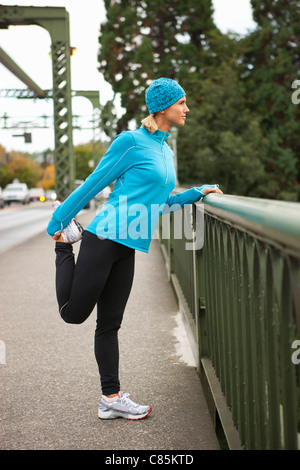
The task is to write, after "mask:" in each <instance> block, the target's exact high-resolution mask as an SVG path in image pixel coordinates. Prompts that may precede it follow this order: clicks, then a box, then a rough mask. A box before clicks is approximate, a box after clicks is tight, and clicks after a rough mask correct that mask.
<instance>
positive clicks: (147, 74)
mask: <svg viewBox="0 0 300 470" xmlns="http://www.w3.org/2000/svg"><path fill="white" fill-rule="evenodd" d="M105 6H106V16H107V20H106V22H105V23H103V24H102V25H101V29H100V36H99V42H100V53H99V70H100V72H102V73H103V75H104V78H105V79H106V80H107V81H108V82H109V83H110V84H111V85H112V87H113V90H114V92H115V93H120V95H121V105H122V107H124V108H125V110H126V112H125V114H124V116H123V117H122V118H121V119H120V120H119V122H118V124H117V132H120V131H121V130H123V129H126V128H127V126H128V123H129V121H130V120H132V119H136V120H137V121H140V120H141V119H142V117H145V115H146V113H147V109H146V106H145V98H144V93H145V89H146V88H147V86H148V85H149V84H150V83H151V81H152V80H153V79H154V78H158V77H160V76H166V77H169V78H176V77H180V76H181V75H182V74H184V73H187V72H188V71H190V70H191V69H192V68H193V69H194V68H195V66H197V64H198V65H200V63H201V55H202V54H203V53H204V51H205V49H206V48H207V40H206V33H207V31H209V30H210V29H212V28H215V26H214V24H213V21H212V18H211V16H212V5H211V1H210V0H197V1H196V0H186V1H184V2H182V1H167V0H166V1H162V0H150V1H147V2H146V1H144V0H131V1H128V0H117V1H114V2H110V1H109V0H106V1H105ZM199 11H201V15H199ZM188 45H189V47H188Z"/></svg>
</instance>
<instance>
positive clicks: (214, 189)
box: [197, 184, 223, 197]
mask: <svg viewBox="0 0 300 470" xmlns="http://www.w3.org/2000/svg"><path fill="white" fill-rule="evenodd" d="M197 189H198V191H200V193H201V194H203V197H204V196H206V195H207V194H209V193H218V194H223V192H222V191H221V189H220V188H219V185H218V184H204V185H203V186H200V188H197Z"/></svg>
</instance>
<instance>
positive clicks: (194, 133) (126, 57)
mask: <svg viewBox="0 0 300 470" xmlns="http://www.w3.org/2000/svg"><path fill="white" fill-rule="evenodd" d="M251 3H252V7H253V15H254V19H255V21H257V24H258V26H257V28H256V30H255V31H254V32H253V33H251V34H249V35H248V36H246V37H244V38H241V37H239V36H237V35H232V34H231V35H224V34H221V32H220V31H219V30H218V29H217V28H216V26H215V25H214V22H213V19H212V13H213V8H212V2H211V0H198V1H196V0H185V1H184V2H182V1H172V2H171V1H168V0H165V1H162V0H150V1H149V2H145V1H143V0H130V1H125V0H116V1H114V2H110V1H109V0H106V1H105V6H106V10H107V21H106V22H105V23H103V24H102V25H101V29H100V37H99V42H100V53H99V70H100V72H102V73H103V75H104V77H105V79H106V80H107V81H108V82H109V83H110V84H111V85H112V87H113V90H114V92H115V93H116V94H119V95H120V98H121V105H122V107H123V108H125V113H124V114H123V116H122V118H121V119H119V120H117V118H116V115H115V114H114V112H113V106H112V103H108V105H107V107H106V109H105V110H104V112H103V117H102V121H103V123H104V128H105V126H107V127H106V130H107V132H110V134H109V135H110V136H113V135H114V134H115V133H119V132H120V131H121V130H123V129H126V128H127V127H128V125H129V123H130V122H131V121H135V122H136V124H137V125H139V122H140V120H141V119H142V118H143V117H145V115H146V114H147V109H146V106H145V99H144V92H145V89H146V87H147V86H148V85H149V84H150V83H151V82H152V80H154V79H155V78H158V77H159V76H166V77H170V78H174V79H176V80H178V81H179V82H180V84H181V85H182V86H183V88H184V89H185V90H186V92H187V102H188V106H189V108H190V110H191V112H190V114H189V115H188V119H187V122H186V125H185V127H184V128H183V129H181V130H180V132H179V136H178V171H179V173H178V174H179V182H180V184H185V185H192V184H200V183H205V182H218V183H219V184H220V185H221V186H222V189H223V190H224V191H225V192H228V193H231V194H240V195H247V196H257V197H268V198H276V199H288V200H297V199H298V200H300V189H299V187H300V185H299V181H300V133H299V123H300V105H298V106H297V105H295V104H293V103H292V100H291V97H292V92H293V90H292V88H291V85H292V83H293V81H295V80H296V79H297V78H298V79H299V78H300V77H299V74H300V39H299V38H300V9H299V1H296V0H291V1H286V0H282V1H281V2H278V1H277V0H263V1H257V0H252V1H251ZM112 128H114V131H112Z"/></svg>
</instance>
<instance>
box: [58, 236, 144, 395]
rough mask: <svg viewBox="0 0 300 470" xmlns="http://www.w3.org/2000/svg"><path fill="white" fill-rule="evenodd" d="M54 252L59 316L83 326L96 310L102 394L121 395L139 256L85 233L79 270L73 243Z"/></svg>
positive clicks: (126, 248) (117, 244)
mask: <svg viewBox="0 0 300 470" xmlns="http://www.w3.org/2000/svg"><path fill="white" fill-rule="evenodd" d="M55 252H56V294H57V301H58V305H59V311H60V315H61V317H62V318H63V319H64V320H65V322H67V323H82V322H84V321H85V320H86V319H87V318H88V316H89V315H90V313H91V312H92V310H93V309H94V307H95V305H96V304H97V325H96V331H95V356H96V361H97V364H98V367H99V373H100V378H101V388H102V393H103V394H104V395H110V394H113V393H117V392H119V390H120V383H119V346H118V330H119V328H120V326H121V322H122V318H123V312H124V309H125V306H126V303H127V300H128V297H129V294H130V290H131V286H132V281H133V274H134V255H135V251H134V249H132V248H129V247H127V246H125V245H122V244H120V243H117V242H114V241H111V240H108V239H99V238H98V237H97V236H96V235H94V234H92V233H90V232H87V231H85V232H84V234H83V239H82V241H81V246H80V249H79V254H78V258H77V262H76V265H75V260H74V254H73V249H72V245H70V244H69V243H60V242H56V245H55Z"/></svg>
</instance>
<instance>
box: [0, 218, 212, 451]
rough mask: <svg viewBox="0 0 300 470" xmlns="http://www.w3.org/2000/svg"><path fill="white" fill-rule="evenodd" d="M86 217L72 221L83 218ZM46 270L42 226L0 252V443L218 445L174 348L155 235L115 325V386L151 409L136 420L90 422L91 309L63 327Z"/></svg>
mask: <svg viewBox="0 0 300 470" xmlns="http://www.w3.org/2000/svg"><path fill="white" fill-rule="evenodd" d="M92 215H93V214H92V213H91V211H87V212H86V213H85V214H84V215H82V216H79V220H80V221H81V222H82V223H83V224H86V223H87V222H88V221H89V220H90V219H91V217H92ZM75 246H76V251H77V250H78V246H79V244H77V245H75ZM54 275H55V271H54V250H53V242H52V240H51V239H50V238H49V237H48V236H47V235H46V234H45V233H41V234H39V235H37V236H34V237H33V238H31V239H30V240H27V241H26V242H24V243H22V244H21V245H18V246H16V247H14V248H11V249H10V250H8V251H6V252H5V253H2V254H1V262H0V279H1V297H0V302H1V304H0V308H1V310H0V318H1V320H0V343H1V346H2V354H1V355H0V356H1V357H2V358H3V357H4V356H3V348H5V358H6V359H5V361H4V360H2V362H5V364H0V377H1V378H0V380H1V392H0V393H1V398H0V400H1V402H0V408H1V423H0V425H1V429H0V448H1V449H10V450H29V449H31V450H214V449H219V445H218V442H217V438H216V436H215V432H214V429H213V426H212V423H211V420H210V416H209V412H208V409H207V406H206V402H205V399H204V395H203V392H202V389H201V385H200V381H199V378H198V376H197V373H196V370H195V368H194V367H192V366H189V365H187V364H186V363H185V362H184V361H183V360H182V358H181V357H179V356H178V355H177V351H178V338H177V337H176V336H175V333H174V332H175V330H176V327H177V322H176V318H177V305H176V302H175V298H174V295H173V292H172V289H171V286H170V284H169V282H168V279H167V274H166V271H165V267H164V264H163V260H162V256H161V253H160V250H159V246H158V243H157V241H156V240H153V242H152V244H151V250H150V253H149V254H144V253H140V252H137V256H136V274H135V280H134V285H133V289H132V293H131V296H130V299H129V301H128V304H127V308H126V312H125V316H124V321H123V325H122V328H121V330H120V332H119V341H120V377H121V384H122V390H124V391H129V392H130V393H131V398H132V399H133V400H135V401H137V402H140V403H149V404H151V407H152V412H151V414H150V415H149V416H148V418H146V419H144V420H141V421H127V420H121V419H118V420H112V421H101V420H99V419H98V417H97V407H98V401H99V398H100V394H101V392H100V384H99V378H98V371H97V366H96V362H95V359H94V353H93V335H94V327H95V312H93V313H92V315H91V316H90V317H89V319H88V320H87V321H86V322H85V323H84V324H82V325H68V324H65V323H64V322H63V321H62V320H61V319H60V317H59V314H58V311H57V306H56V299H55V292H54Z"/></svg>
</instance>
